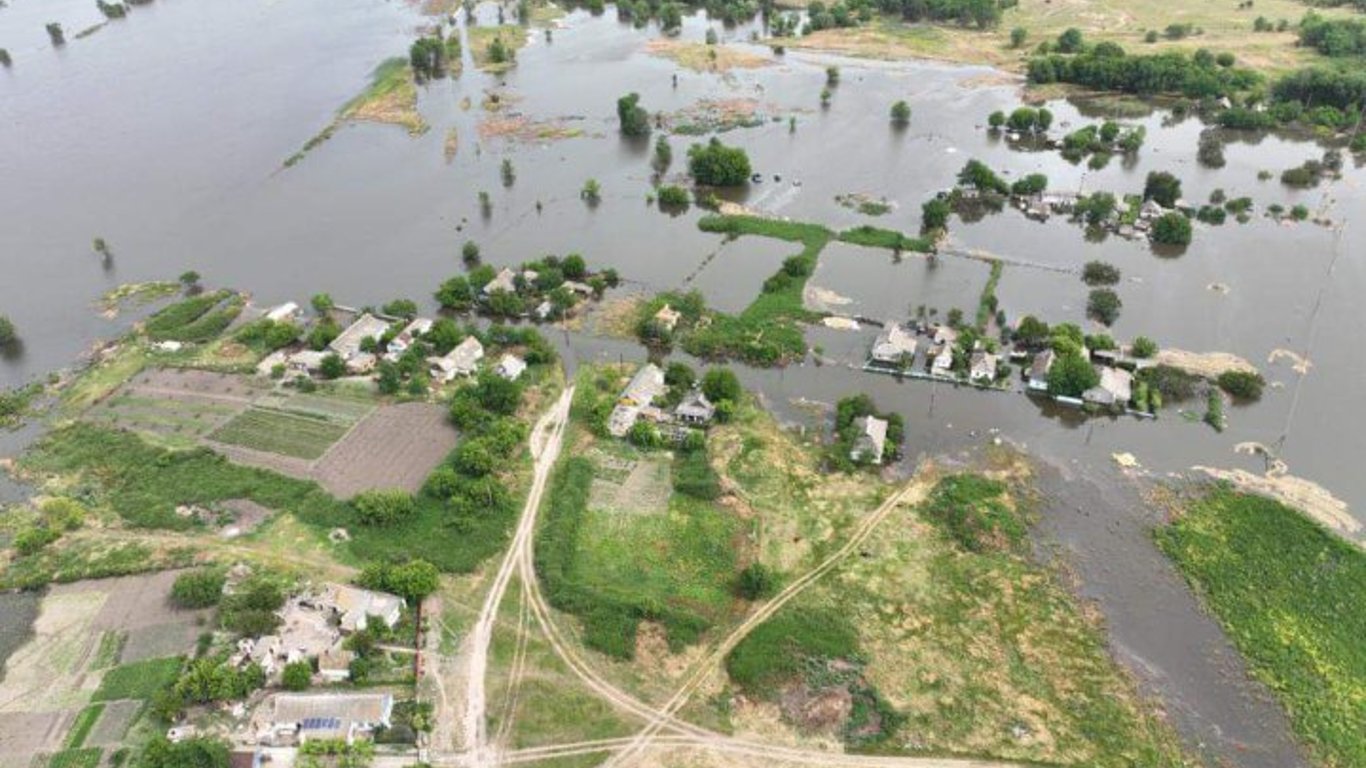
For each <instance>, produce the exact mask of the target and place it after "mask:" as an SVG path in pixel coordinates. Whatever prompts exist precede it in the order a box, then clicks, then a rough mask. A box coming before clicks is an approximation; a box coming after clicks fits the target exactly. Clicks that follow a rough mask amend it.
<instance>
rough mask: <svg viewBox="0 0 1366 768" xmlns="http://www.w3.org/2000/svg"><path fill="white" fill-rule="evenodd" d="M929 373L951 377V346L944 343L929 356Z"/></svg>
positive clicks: (941, 376) (946, 377)
mask: <svg viewBox="0 0 1366 768" xmlns="http://www.w3.org/2000/svg"><path fill="white" fill-rule="evenodd" d="M930 375H931V376H938V377H940V378H944V379H951V378H953V347H951V346H949V345H947V344H946V345H944V346H942V347H940V348H939V351H938V352H936V353H934V355H933V356H932V357H931V358H930Z"/></svg>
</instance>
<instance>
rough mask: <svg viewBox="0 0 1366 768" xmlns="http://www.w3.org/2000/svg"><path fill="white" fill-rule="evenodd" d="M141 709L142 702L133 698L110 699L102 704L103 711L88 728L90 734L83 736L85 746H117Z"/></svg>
mask: <svg viewBox="0 0 1366 768" xmlns="http://www.w3.org/2000/svg"><path fill="white" fill-rule="evenodd" d="M140 711H142V702H140V701H133V700H124V701H110V702H106V703H105V705H104V711H103V712H101V713H100V719H99V720H96V721H95V727H94V728H91V729H90V735H89V736H86V737H85V746H87V747H114V746H118V745H119V744H120V743H121V742H122V741H123V737H124V735H126V734H127V733H128V729H129V728H130V727H132V725H133V721H134V720H136V719H137V716H138V713H139V712H140Z"/></svg>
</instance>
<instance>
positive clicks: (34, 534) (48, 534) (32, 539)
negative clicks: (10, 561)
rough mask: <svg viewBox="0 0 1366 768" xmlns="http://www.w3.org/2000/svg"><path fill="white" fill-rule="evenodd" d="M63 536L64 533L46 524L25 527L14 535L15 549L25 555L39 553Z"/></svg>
mask: <svg viewBox="0 0 1366 768" xmlns="http://www.w3.org/2000/svg"><path fill="white" fill-rule="evenodd" d="M61 537H62V534H60V533H58V532H57V531H55V530H53V529H51V528H48V527H46V526H34V527H32V528H25V529H24V530H22V531H20V532H19V533H18V534H17V535H16V536H15V537H14V549H15V551H16V552H18V553H19V554H20V555H23V556H28V555H33V554H37V553H38V552H41V551H42V550H43V549H45V548H46V547H47V545H49V544H51V543H52V542H54V541H56V540H57V539H60V538H61Z"/></svg>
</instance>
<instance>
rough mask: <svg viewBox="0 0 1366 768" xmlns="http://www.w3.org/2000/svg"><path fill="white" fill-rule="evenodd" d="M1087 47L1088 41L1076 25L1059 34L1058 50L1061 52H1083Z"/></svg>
mask: <svg viewBox="0 0 1366 768" xmlns="http://www.w3.org/2000/svg"><path fill="white" fill-rule="evenodd" d="M1085 47H1086V41H1085V39H1083V38H1082V35H1081V30H1080V29H1077V28H1076V27H1069V28H1068V29H1067V30H1066V31H1064V32H1063V33H1062V34H1061V35H1058V51H1059V52H1061V53H1081V50H1082V49H1083V48H1085Z"/></svg>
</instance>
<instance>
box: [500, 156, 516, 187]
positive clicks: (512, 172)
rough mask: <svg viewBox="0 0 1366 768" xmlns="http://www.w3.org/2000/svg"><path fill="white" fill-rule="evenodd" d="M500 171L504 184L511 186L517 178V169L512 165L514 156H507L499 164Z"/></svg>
mask: <svg viewBox="0 0 1366 768" xmlns="http://www.w3.org/2000/svg"><path fill="white" fill-rule="evenodd" d="M498 172H499V173H501V174H502V176H503V186H505V187H510V186H512V183H513V182H514V181H516V180H517V169H515V168H513V167H512V158H510V157H505V158H503V162H502V163H501V164H500V165H499V166H498Z"/></svg>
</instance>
